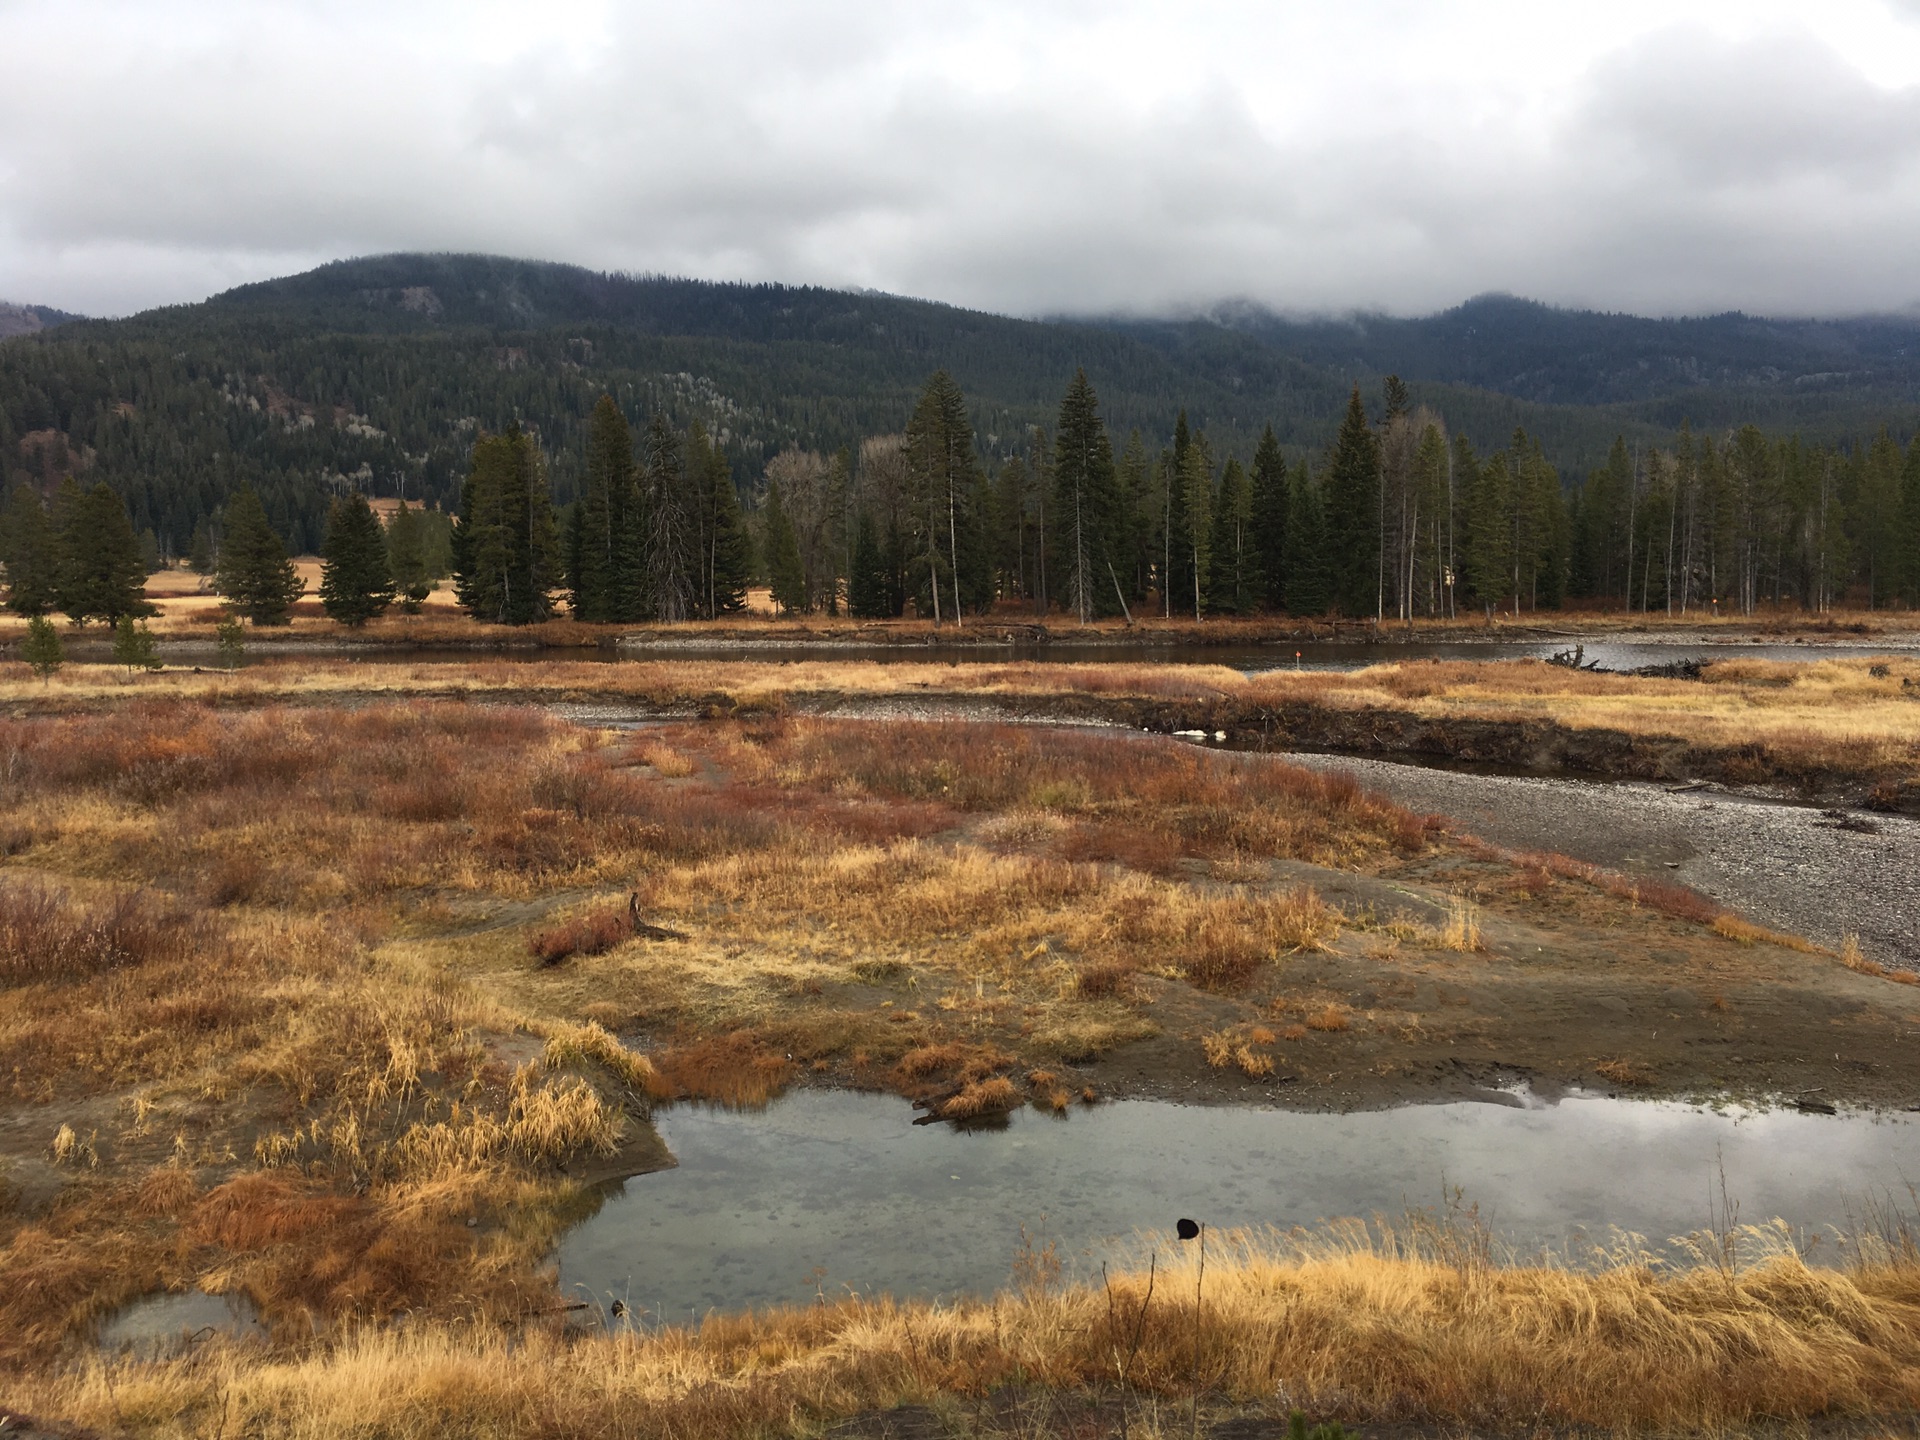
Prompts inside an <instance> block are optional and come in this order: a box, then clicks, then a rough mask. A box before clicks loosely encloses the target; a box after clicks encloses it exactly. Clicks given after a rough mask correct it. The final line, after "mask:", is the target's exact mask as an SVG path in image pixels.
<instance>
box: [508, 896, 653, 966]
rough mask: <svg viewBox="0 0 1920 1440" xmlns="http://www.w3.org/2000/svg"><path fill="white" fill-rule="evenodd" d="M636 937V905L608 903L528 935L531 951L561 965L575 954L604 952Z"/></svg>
mask: <svg viewBox="0 0 1920 1440" xmlns="http://www.w3.org/2000/svg"><path fill="white" fill-rule="evenodd" d="M632 938H633V912H632V909H631V908H630V907H629V906H628V905H626V904H624V903H623V904H621V905H618V906H614V905H606V906H602V907H601V908H599V909H597V910H589V911H586V912H585V913H583V914H580V915H574V916H571V917H569V918H568V919H566V920H564V921H562V922H561V923H560V924H558V925H551V926H548V927H547V928H546V929H544V930H536V931H535V932H534V933H533V934H532V935H530V936H528V937H527V952H528V953H529V954H530V955H532V956H533V958H534V959H535V960H537V961H539V962H540V963H541V964H542V965H558V964H559V963H560V962H561V961H562V960H565V959H567V958H569V957H570V956H574V955H604V954H605V953H606V952H607V951H609V950H611V949H613V948H614V947H615V946H618V945H621V944H624V943H625V942H626V941H628V940H631V939H632Z"/></svg>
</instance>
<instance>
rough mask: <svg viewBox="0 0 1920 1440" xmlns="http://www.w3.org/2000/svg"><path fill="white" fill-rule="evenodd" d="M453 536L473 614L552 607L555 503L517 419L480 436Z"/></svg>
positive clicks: (505, 617)
mask: <svg viewBox="0 0 1920 1440" xmlns="http://www.w3.org/2000/svg"><path fill="white" fill-rule="evenodd" d="M453 539H454V565H455V576H454V590H455V593H456V594H457V595H458V597H459V600H460V603H461V605H463V606H464V607H466V610H467V613H468V614H470V615H472V616H473V617H474V618H475V619H477V620H489V621H492V622H494V623H495V624H499V625H531V624H534V623H536V622H537V621H541V620H545V619H547V618H548V617H549V616H551V615H552V614H553V595H552V591H553V587H554V584H555V582H556V581H557V580H559V579H560V576H559V574H558V570H559V565H558V563H557V562H558V560H559V558H560V557H559V554H558V552H559V548H560V547H559V541H558V538H557V536H556V535H555V534H554V524H553V503H552V501H551V499H550V498H549V497H548V495H547V476H546V467H545V465H544V464H543V463H542V462H541V459H540V450H539V447H538V446H537V445H536V444H535V443H534V440H533V437H532V436H530V435H528V434H527V433H526V432H525V431H523V430H522V429H521V428H520V426H519V425H518V423H515V424H513V425H511V426H509V427H508V428H507V430H506V432H505V433H504V434H500V435H490V436H483V437H482V438H481V439H480V440H479V441H478V442H476V443H475V445H474V447H473V460H472V465H471V468H470V469H469V470H468V472H467V478H466V481H465V482H464V484H463V485H462V486H461V492H460V516H459V519H458V521H457V523H456V524H455V526H454V531H453ZM228 543H229V544H231V543H232V537H231V532H229V537H228Z"/></svg>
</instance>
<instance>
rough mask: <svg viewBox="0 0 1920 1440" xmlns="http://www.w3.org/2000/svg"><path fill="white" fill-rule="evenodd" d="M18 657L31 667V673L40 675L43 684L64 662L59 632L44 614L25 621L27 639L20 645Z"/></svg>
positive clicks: (64, 656)
mask: <svg viewBox="0 0 1920 1440" xmlns="http://www.w3.org/2000/svg"><path fill="white" fill-rule="evenodd" d="M20 658H21V659H23V660H25V661H26V662H27V664H28V665H29V666H31V667H32V668H33V673H34V674H36V675H38V676H39V677H40V683H41V684H43V685H44V684H46V682H47V681H48V679H50V678H51V677H52V675H53V672H54V671H56V670H58V669H59V668H60V666H61V665H62V664H63V663H65V661H66V655H65V654H64V653H63V652H62V650H61V648H60V634H59V632H58V631H56V630H55V629H54V628H53V622H52V621H51V620H49V619H47V617H46V616H45V615H35V616H34V617H33V618H32V619H31V620H29V621H28V622H27V639H26V643H25V644H23V645H22V646H21V647H20Z"/></svg>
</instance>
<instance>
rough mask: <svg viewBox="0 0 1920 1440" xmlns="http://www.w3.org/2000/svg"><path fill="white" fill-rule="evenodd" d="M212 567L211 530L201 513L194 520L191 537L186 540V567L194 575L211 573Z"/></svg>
mask: <svg viewBox="0 0 1920 1440" xmlns="http://www.w3.org/2000/svg"><path fill="white" fill-rule="evenodd" d="M213 567H214V559H213V531H212V530H211V529H209V528H208V526H207V517H206V516H204V515H202V516H201V517H200V518H199V519H198V520H196V521H195V522H194V526H193V539H191V540H190V541H188V542H187V568H188V569H189V570H191V571H193V573H194V574H196V575H211V574H212V573H213Z"/></svg>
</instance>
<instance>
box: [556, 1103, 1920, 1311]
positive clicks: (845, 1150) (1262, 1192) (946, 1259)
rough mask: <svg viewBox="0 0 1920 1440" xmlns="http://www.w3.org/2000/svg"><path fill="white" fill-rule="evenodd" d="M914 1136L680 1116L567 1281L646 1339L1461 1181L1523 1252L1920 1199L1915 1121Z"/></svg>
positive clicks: (1303, 1124) (1456, 1110)
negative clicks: (634, 1324) (1188, 1219)
mask: <svg viewBox="0 0 1920 1440" xmlns="http://www.w3.org/2000/svg"><path fill="white" fill-rule="evenodd" d="M912 1121H913V1112H912V1111H911V1110H910V1109H909V1108H908V1107H907V1106H906V1104H905V1103H904V1102H902V1101H900V1100H897V1099H890V1098H885V1097H877V1096H868V1095H851V1094H845V1093H839V1092H801V1093H798V1094H795V1095H792V1096H790V1097H788V1098H787V1099H785V1100H782V1101H780V1102H779V1103H777V1104H775V1105H774V1106H772V1107H771V1108H769V1109H767V1110H765V1111H762V1112H760V1113H740V1112H728V1111H723V1110H714V1109H706V1108H695V1107H682V1108H676V1109H673V1110H669V1111H666V1112H663V1113H662V1114H661V1115H660V1116H659V1117H658V1122H657V1123H658V1124H659V1127H660V1130H661V1133H662V1135H663V1137H664V1138H665V1139H666V1141H667V1143H668V1144H669V1146H670V1147H671V1148H672V1150H673V1152H674V1154H675V1155H676V1156H677V1157H678V1159H679V1162H680V1163H679V1167H678V1168H677V1169H673V1170H665V1171H660V1172H658V1173H655V1174H651V1175H643V1176H638V1177H635V1178H632V1179H629V1180H627V1181H625V1182H623V1183H622V1184H621V1185H619V1186H617V1187H615V1188H614V1189H613V1190H611V1191H610V1193H609V1195H608V1198H607V1200H606V1202H605V1204H604V1205H603V1206H602V1208H601V1209H600V1211H599V1213H598V1214H597V1215H595V1216H594V1217H593V1218H592V1219H590V1220H588V1221H586V1222H585V1223H583V1224H582V1225H580V1226H579V1227H577V1228H576V1229H575V1230H574V1231H573V1232H572V1233H571V1234H570V1235H569V1236H568V1237H567V1239H566V1240H565V1241H564V1242H563V1244H562V1245H561V1247H560V1250H559V1255H558V1259H559V1264H560V1278H561V1285H562V1287H563V1289H566V1290H568V1291H569V1292H570V1293H571V1294H572V1295H573V1296H574V1297H575V1298H580V1299H593V1300H596V1301H598V1302H599V1303H600V1304H602V1305H607V1304H610V1303H611V1302H613V1301H615V1300H619V1301H623V1302H624V1303H625V1304H626V1305H627V1306H628V1307H629V1309H630V1310H631V1311H632V1312H634V1313H635V1314H636V1315H638V1316H640V1317H643V1318H645V1319H649V1320H682V1319H686V1318H688V1317H690V1316H697V1315H699V1314H701V1313H703V1312H705V1311H707V1310H709V1309H721V1310H725V1309H736V1308H739V1307H743V1306H748V1305H762V1304H767V1303H772V1302H779V1301H805V1300H808V1299H810V1298H812V1297H813V1296H814V1295H815V1293H816V1292H817V1291H818V1292H823V1293H825V1294H828V1295H836V1294H841V1293H844V1292H845V1291H846V1290H848V1289H852V1290H857V1291H861V1292H879V1291H886V1292H890V1293H892V1294H895V1295H902V1296H904V1295H919V1296H943V1295H953V1294H956V1293H961V1292H976V1293H977V1292H984V1291H989V1290H992V1289H994V1288H996V1287H998V1286H1000V1285H1003V1284H1005V1283H1006V1281H1007V1278H1008V1274H1009V1270H1010V1267H1011V1263H1012V1261H1013V1258H1014V1256H1015V1255H1016V1253H1017V1252H1018V1250H1019V1247H1020V1245H1021V1227H1022V1226H1023V1225H1024V1226H1025V1227H1027V1229H1028V1230H1029V1231H1031V1232H1034V1233H1035V1234H1038V1235H1044V1236H1045V1237H1047V1238H1050V1239H1052V1240H1054V1241H1055V1242H1056V1243H1057V1244H1058V1246H1059V1248H1060V1251H1061V1253H1062V1255H1063V1257H1064V1258H1065V1259H1066V1260H1067V1262H1068V1264H1069V1265H1070V1266H1072V1267H1075V1268H1078V1269H1079V1270H1080V1271H1081V1272H1082V1273H1085V1272H1086V1271H1087V1270H1089V1269H1096V1270H1097V1266H1098V1262H1099V1259H1100V1258H1101V1257H1102V1256H1103V1255H1113V1254H1118V1255H1122V1256H1124V1255H1128V1254H1131V1253H1133V1252H1134V1251H1135V1250H1136V1248H1137V1247H1138V1245H1139V1244H1140V1243H1141V1240H1140V1237H1141V1236H1142V1235H1143V1234H1144V1233H1145V1232H1152V1231H1161V1230H1169V1229H1171V1227H1172V1225H1173V1222H1174V1221H1175V1220H1176V1219H1177V1218H1179V1217H1181V1216H1193V1217H1195V1218H1197V1219H1200V1220H1204V1221H1206V1222H1207V1223H1208V1224H1209V1225H1211V1226H1216V1227H1219V1228H1222V1229H1226V1228H1230V1227H1237V1226H1281V1227H1289V1226H1294V1225H1308V1226H1311V1225H1312V1224H1314V1223H1315V1222H1316V1221H1319V1220H1322V1219H1333V1218H1338V1217H1342V1216H1353V1215H1358V1216H1368V1215H1372V1214H1376V1213H1377V1214H1383V1215H1388V1216H1392V1217H1398V1216H1400V1215H1403V1214H1404V1213H1405V1212H1406V1211H1407V1210H1408V1209H1410V1208H1439V1207H1440V1206H1442V1205H1443V1203H1444V1199H1445V1196H1446V1194H1447V1192H1448V1190H1449V1188H1450V1187H1459V1188H1460V1189H1461V1190H1463V1191H1464V1195H1465V1199H1466V1200H1467V1201H1469V1202H1477V1203H1478V1204H1479V1206H1480V1211H1481V1215H1482V1216H1483V1218H1487V1219H1489V1220H1490V1221H1491V1223H1492V1226H1493V1229H1494V1232H1495V1235H1496V1237H1497V1239H1498V1240H1500V1241H1503V1242H1505V1243H1507V1244H1508V1245H1511V1246H1514V1247H1517V1248H1518V1249H1520V1250H1522V1251H1535V1250H1538V1249H1540V1248H1541V1247H1554V1248H1561V1247H1567V1246H1573V1245H1578V1244H1579V1243H1580V1242H1581V1240H1582V1239H1583V1237H1584V1238H1587V1239H1592V1240H1596V1241H1598V1240H1604V1239H1606V1238H1607V1236H1608V1234H1609V1233H1610V1231H1611V1229H1612V1228H1615V1227H1617V1228H1618V1229H1621V1230H1627V1231H1633V1232H1637V1233H1639V1234H1642V1235H1645V1236H1647V1237H1648V1238H1649V1239H1650V1240H1653V1241H1656V1242H1658V1241H1664V1240H1665V1239H1667V1238H1668V1237H1671V1236H1675V1235H1681V1234H1686V1233H1689V1232H1692V1231H1696V1230H1701V1229H1704V1228H1706V1227H1707V1226H1708V1224H1709V1223H1710V1221H1711V1219H1712V1218H1713V1209H1712V1207H1713V1206H1715V1205H1717V1204H1719V1202H1720V1196H1721V1193H1722V1191H1721V1185H1722V1172H1723V1171H1724V1177H1725V1179H1724V1184H1725V1194H1726V1196H1727V1197H1728V1198H1730V1199H1731V1200H1732V1201H1734V1202H1735V1203H1736V1204H1737V1205H1738V1207H1739V1212H1738V1213H1739V1218H1740V1219H1742V1220H1745V1221H1757V1220H1765V1219H1771V1218H1773V1217H1776V1216H1777V1217H1779V1218H1782V1219H1784V1220H1786V1221H1788V1222H1789V1223H1791V1224H1792V1225H1794V1226H1795V1227H1796V1228H1798V1229H1799V1230H1800V1231H1801V1232H1803V1234H1806V1235H1808V1236H1812V1235H1819V1234H1822V1233H1823V1232H1824V1231H1825V1230H1826V1229H1827V1227H1830V1226H1841V1227H1845V1226H1848V1225H1849V1223H1850V1220H1851V1219H1852V1218H1853V1217H1857V1216H1858V1215H1859V1214H1860V1212H1861V1209H1862V1206H1863V1203H1864V1202H1866V1201H1868V1200H1869V1199H1879V1200H1883V1201H1884V1200H1885V1199H1886V1198H1888V1196H1889V1195H1891V1196H1892V1197H1893V1198H1894V1199H1896V1200H1897V1201H1898V1202H1900V1203H1901V1204H1902V1205H1903V1206H1906V1205H1910V1204H1911V1198H1910V1196H1909V1193H1908V1191H1907V1188H1906V1185H1907V1179H1908V1177H1912V1178H1914V1179H1915V1180H1920V1124H1916V1123H1914V1117H1907V1116H1871V1115H1842V1116H1819V1115H1802V1114H1799V1113H1796V1112H1765V1113H1757V1114H1755V1113H1744V1112H1742V1113H1728V1114H1715V1113H1713V1112H1711V1111H1706V1110H1700V1109H1695V1108H1692V1107H1689V1106H1685V1105H1679V1104H1669V1103H1653V1102H1638V1101H1624V1100H1609V1099H1604V1098H1599V1097H1582V1098H1572V1099H1567V1100H1564V1101H1562V1102H1560V1103H1559V1104H1557V1105H1552V1106H1539V1107H1535V1108H1525V1107H1523V1106H1521V1105H1519V1104H1515V1105H1511V1106H1509V1105H1501V1104H1477V1103H1457V1104H1447V1105H1422V1106H1407V1107H1403V1108H1400V1109H1394V1110H1381V1111H1367V1112H1361V1113H1354V1114H1297V1113H1293V1112H1290V1111H1283V1110H1256V1109H1232V1108H1219V1107H1210V1108H1197V1107H1187V1106H1180V1105H1173V1104H1167V1103H1161V1102H1149V1101H1125V1102H1120V1103H1116V1104H1108V1105H1101V1106H1098V1107H1094V1108H1091V1109H1079V1110H1076V1111H1075V1112H1073V1113H1072V1114H1071V1115H1069V1116H1068V1117H1067V1118H1065V1119H1054V1118H1051V1117H1047V1116H1043V1115H1040V1114H1039V1113H1037V1112H1035V1111H1030V1110H1029V1111H1022V1112H1020V1113H1018V1114H1016V1115H1015V1116H1014V1117H1013V1118H1012V1120H1011V1122H1010V1123H1009V1124H1008V1125H1007V1126H1006V1127H1005V1128H1004V1129H995V1130H976V1131H968V1132H963V1131H955V1130H953V1129H950V1128H948V1127H945V1126H915V1125H914V1124H913V1123H912ZM1831 1245H1832V1241H1831V1239H1827V1240H1824V1241H1823V1242H1822V1246H1821V1248H1822V1249H1826V1248H1829V1247H1831ZM1815 1254H1816V1256H1817V1255H1818V1254H1819V1251H1818V1250H1816V1252H1815Z"/></svg>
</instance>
